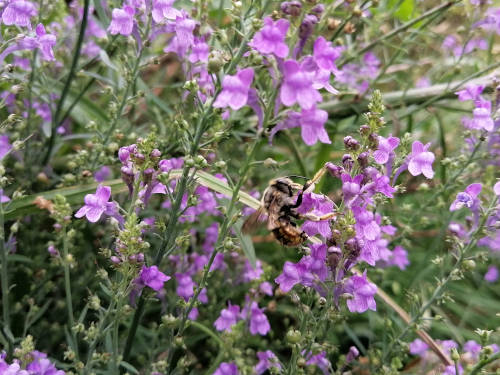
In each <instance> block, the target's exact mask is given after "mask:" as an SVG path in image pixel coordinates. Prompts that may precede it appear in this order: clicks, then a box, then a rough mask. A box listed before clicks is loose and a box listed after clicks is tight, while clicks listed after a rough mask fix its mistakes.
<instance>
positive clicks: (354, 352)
mask: <svg viewBox="0 0 500 375" xmlns="http://www.w3.org/2000/svg"><path fill="white" fill-rule="evenodd" d="M358 356H359V350H358V348H356V347H355V346H351V347H350V348H349V351H348V352H347V355H346V357H345V362H346V363H351V362H352V361H354V360H355V359H356V358H357V357H358Z"/></svg>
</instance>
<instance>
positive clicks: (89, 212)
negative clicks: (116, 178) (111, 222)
mask: <svg viewBox="0 0 500 375" xmlns="http://www.w3.org/2000/svg"><path fill="white" fill-rule="evenodd" d="M110 197H111V188H110V187H109V186H102V185H99V186H98V187H97V190H96V193H95V194H87V195H86V196H85V198H84V202H85V205H84V206H83V207H82V208H80V209H79V210H78V211H77V212H76V214H75V217H77V218H81V217H83V216H86V217H87V220H88V221H90V222H91V223H95V222H97V221H98V220H99V219H100V218H101V216H102V214H105V215H108V216H115V217H116V216H117V215H118V213H117V207H116V203H114V202H108V201H109V198H110Z"/></svg>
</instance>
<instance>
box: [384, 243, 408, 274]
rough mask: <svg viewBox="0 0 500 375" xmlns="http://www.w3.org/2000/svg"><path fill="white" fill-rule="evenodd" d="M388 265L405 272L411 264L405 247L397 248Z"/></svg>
mask: <svg viewBox="0 0 500 375" xmlns="http://www.w3.org/2000/svg"><path fill="white" fill-rule="evenodd" d="M388 264H389V265H391V266H396V267H398V268H399V269H400V270H405V269H406V266H408V265H409V264H410V261H409V260H408V252H407V251H406V250H405V249H404V248H403V247H401V246H396V247H395V248H394V250H393V251H392V253H391V255H390V257H389V260H388Z"/></svg>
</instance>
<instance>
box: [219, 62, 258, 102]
mask: <svg viewBox="0 0 500 375" xmlns="http://www.w3.org/2000/svg"><path fill="white" fill-rule="evenodd" d="M253 75H254V71H253V69H252V68H246V69H243V70H240V71H239V72H238V73H237V74H236V75H234V76H231V75H226V76H225V77H224V80H223V81H222V91H221V92H220V94H219V95H218V96H217V99H216V100H215V102H214V107H216V108H223V107H227V106H229V107H231V108H232V109H234V110H235V111H236V110H238V109H240V108H241V107H243V106H244V105H245V104H247V101H248V91H249V90H250V85H251V84H252V81H253Z"/></svg>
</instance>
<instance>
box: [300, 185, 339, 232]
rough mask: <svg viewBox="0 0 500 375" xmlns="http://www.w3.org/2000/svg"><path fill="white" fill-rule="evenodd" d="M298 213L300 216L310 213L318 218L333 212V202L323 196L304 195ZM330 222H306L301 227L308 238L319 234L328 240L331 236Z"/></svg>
mask: <svg viewBox="0 0 500 375" xmlns="http://www.w3.org/2000/svg"><path fill="white" fill-rule="evenodd" d="M299 212H300V213H302V214H305V213H310V214H313V215H315V216H317V217H320V216H322V215H325V214H330V213H332V212H333V202H332V201H331V200H330V199H328V198H327V197H326V196H324V195H323V194H314V193H310V194H304V195H303V201H302V205H301V206H300V208H299ZM330 220H331V219H329V220H320V221H312V220H306V221H305V222H304V224H303V225H302V230H303V231H304V232H306V234H307V235H309V236H315V235H316V234H321V235H322V236H323V237H324V238H330V237H331V235H332V231H331V229H330Z"/></svg>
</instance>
